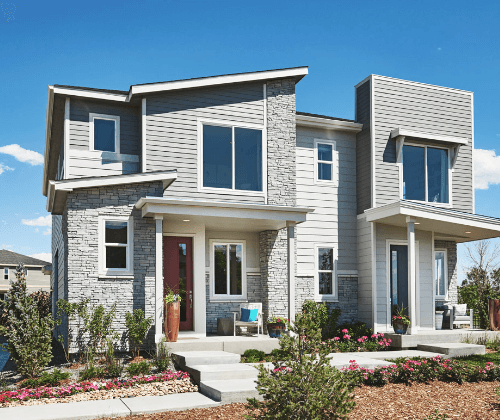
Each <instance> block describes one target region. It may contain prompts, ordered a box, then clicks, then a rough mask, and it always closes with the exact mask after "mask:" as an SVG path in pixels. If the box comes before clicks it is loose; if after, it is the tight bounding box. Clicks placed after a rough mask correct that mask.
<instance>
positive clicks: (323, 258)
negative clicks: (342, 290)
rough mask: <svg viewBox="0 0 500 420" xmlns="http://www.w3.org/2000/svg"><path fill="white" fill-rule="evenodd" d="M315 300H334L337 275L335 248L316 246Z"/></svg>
mask: <svg viewBox="0 0 500 420" xmlns="http://www.w3.org/2000/svg"><path fill="white" fill-rule="evenodd" d="M316 261H317V265H316V286H315V289H316V300H336V298H337V275H336V264H335V263H336V256H335V248H333V247H332V246H327V245H317V246H316Z"/></svg>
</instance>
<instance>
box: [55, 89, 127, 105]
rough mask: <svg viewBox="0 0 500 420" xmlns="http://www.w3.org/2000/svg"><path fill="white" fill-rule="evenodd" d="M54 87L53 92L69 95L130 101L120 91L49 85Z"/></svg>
mask: <svg viewBox="0 0 500 420" xmlns="http://www.w3.org/2000/svg"><path fill="white" fill-rule="evenodd" d="M50 88H52V90H53V93H57V94H58V95H67V96H78V97H81V98H91V99H104V100H106V101H117V102H128V99H127V98H128V96H127V95H124V94H119V93H106V92H96V91H95V90H83V89H73V88H59V87H53V86H49V89H50Z"/></svg>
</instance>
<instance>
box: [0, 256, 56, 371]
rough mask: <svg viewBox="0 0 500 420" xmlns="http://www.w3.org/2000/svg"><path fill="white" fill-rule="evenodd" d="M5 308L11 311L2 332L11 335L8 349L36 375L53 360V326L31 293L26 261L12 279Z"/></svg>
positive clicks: (22, 367)
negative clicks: (28, 290)
mask: <svg viewBox="0 0 500 420" xmlns="http://www.w3.org/2000/svg"><path fill="white" fill-rule="evenodd" d="M5 307H6V309H7V312H8V316H7V323H6V326H0V334H4V335H5V336H6V337H7V350H8V351H9V353H10V355H11V357H12V359H13V360H14V362H15V364H16V368H17V371H18V372H19V373H21V374H22V375H25V376H29V377H34V376H37V375H39V374H40V372H41V370H42V368H43V367H45V366H47V365H48V364H49V362H50V360H51V359H52V345H51V343H52V329H53V327H54V321H53V319H52V316H51V315H50V314H48V315H46V316H41V315H40V313H39V310H38V306H37V303H36V302H35V300H34V299H33V298H32V297H31V296H28V293H27V287H26V270H25V269H24V266H23V265H22V264H19V265H18V266H17V269H16V280H15V281H13V282H11V288H10V290H9V291H8V292H7V296H6V302H5Z"/></svg>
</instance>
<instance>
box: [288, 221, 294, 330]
mask: <svg viewBox="0 0 500 420" xmlns="http://www.w3.org/2000/svg"><path fill="white" fill-rule="evenodd" d="M286 232H287V250H288V252H287V254H288V255H287V257H288V258H287V260H288V319H289V320H290V322H293V321H295V222H286Z"/></svg>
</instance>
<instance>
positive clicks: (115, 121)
mask: <svg viewBox="0 0 500 420" xmlns="http://www.w3.org/2000/svg"><path fill="white" fill-rule="evenodd" d="M89 123H90V124H89V125H90V150H98V151H103V152H114V153H120V117H118V116H116V115H105V114H94V113H90V114H89Z"/></svg>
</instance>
